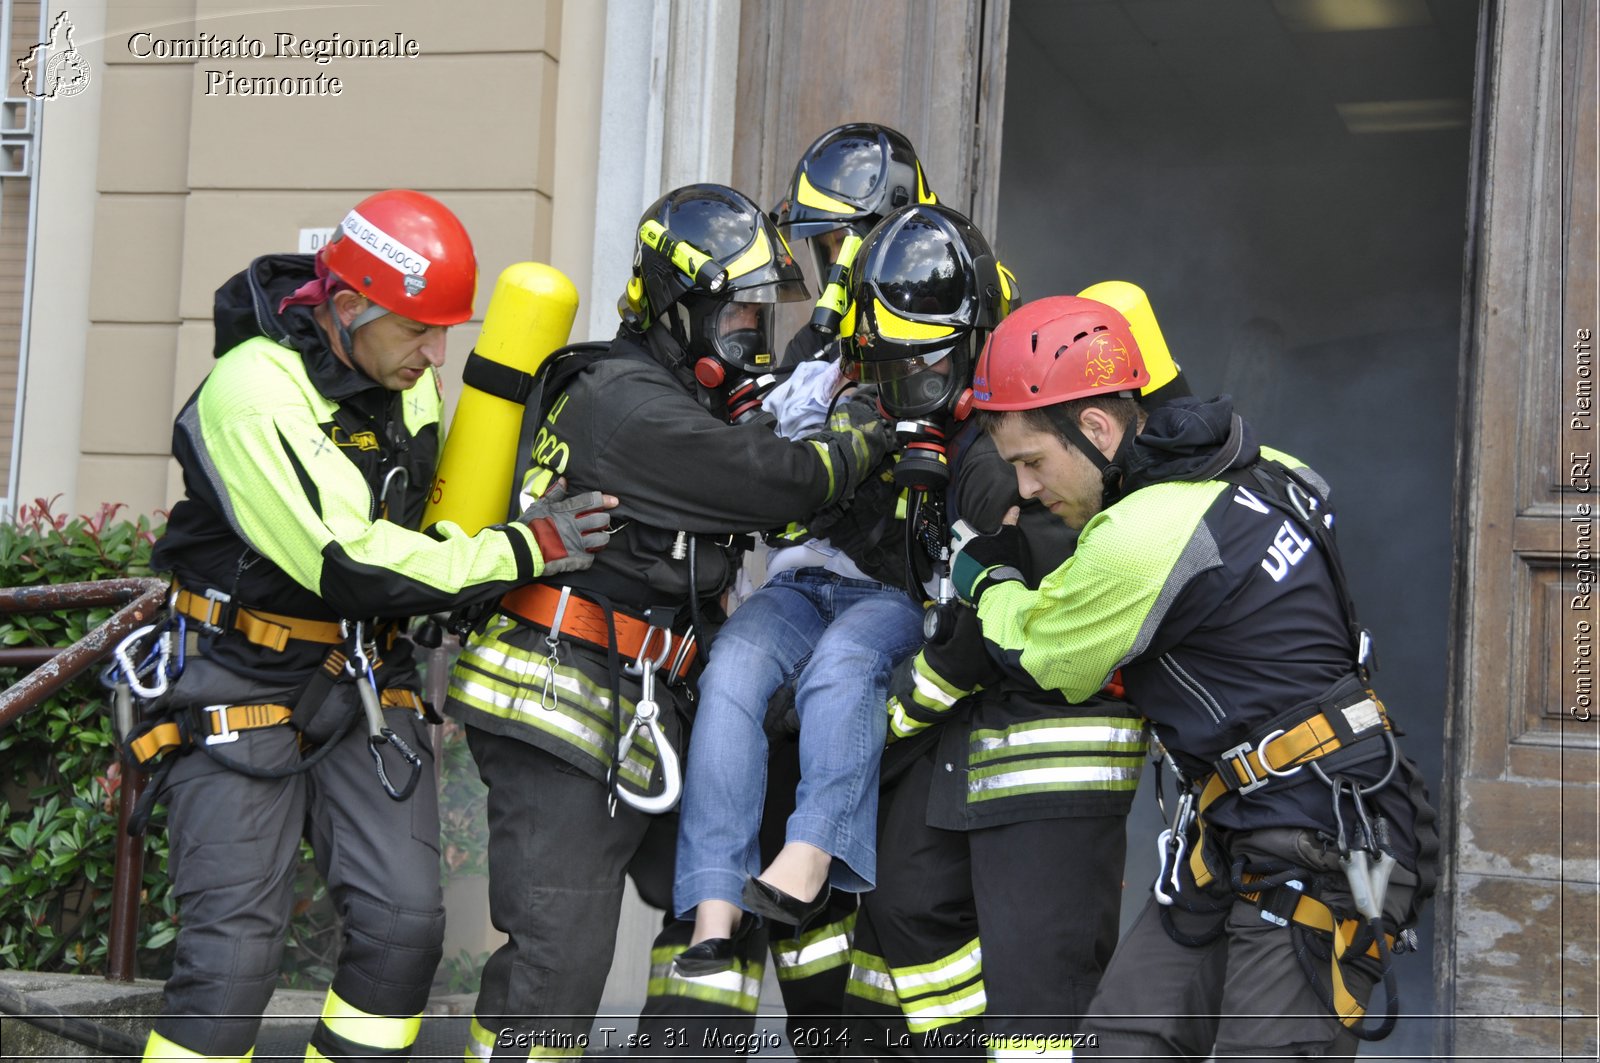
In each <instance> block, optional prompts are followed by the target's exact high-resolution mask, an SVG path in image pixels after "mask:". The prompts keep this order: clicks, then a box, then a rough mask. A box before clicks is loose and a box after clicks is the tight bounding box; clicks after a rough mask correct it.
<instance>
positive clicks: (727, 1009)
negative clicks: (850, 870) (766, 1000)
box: [638, 734, 856, 1059]
mask: <svg viewBox="0 0 1600 1063" xmlns="http://www.w3.org/2000/svg"><path fill="white" fill-rule="evenodd" d="M799 779H800V757H799V746H798V743H797V742H796V741H795V737H794V736H793V735H792V734H791V735H785V736H774V737H771V739H770V759H769V763H768V768H767V796H766V803H765V805H764V808H763V814H762V822H761V832H760V843H761V857H762V860H763V861H767V860H770V859H772V857H773V855H775V854H776V853H777V851H778V850H779V849H780V848H782V847H783V844H784V837H785V826H786V823H787V820H788V818H789V815H790V813H792V812H793V811H794V803H795V792H796V788H797V786H798V784H799ZM855 912H856V895H855V894H853V893H845V892H842V891H837V890H836V891H834V893H833V895H832V898H831V899H830V901H829V902H828V906H827V908H826V909H825V910H824V911H823V914H822V915H820V916H818V917H817V918H816V919H814V920H813V921H812V923H811V924H810V925H808V926H807V927H805V929H804V932H803V933H802V932H798V931H796V929H795V928H794V927H791V926H785V925H783V924H779V923H771V924H767V925H765V926H763V927H761V928H759V929H757V930H755V931H754V932H753V933H749V934H748V935H747V936H746V937H745V938H744V939H743V941H742V942H741V948H740V950H739V952H740V955H739V957H738V959H737V960H736V962H735V965H734V967H733V969H732V970H730V971H725V972H719V973H717V974H711V975H702V976H697V977H688V976H685V975H682V974H680V973H678V971H677V969H676V968H675V967H674V966H673V964H672V960H673V957H675V956H677V954H678V953H680V952H682V951H683V950H684V949H685V948H687V947H688V946H689V941H690V938H691V936H692V934H693V931H694V924H693V922H691V921H689V920H672V919H669V920H668V921H667V923H666V925H665V927H664V928H663V929H662V932H661V934H660V936H658V937H657V938H656V941H655V947H654V948H653V949H652V951H651V958H650V987H649V996H648V998H647V999H646V1001H645V1008H644V1012H643V1014H642V1015H641V1016H640V1020H639V1030H640V1033H641V1034H644V1035H646V1036H648V1037H649V1038H650V1044H648V1045H644V1044H641V1045H639V1046H638V1054H641V1055H658V1056H659V1055H669V1056H676V1057H684V1058H693V1059H705V1058H708V1057H709V1058H714V1057H716V1056H719V1055H726V1054H731V1053H733V1052H734V1051H737V1050H738V1049H739V1047H740V1046H741V1045H749V1046H752V1047H755V1048H760V1049H767V1050H768V1051H767V1052H766V1053H765V1054H770V1049H771V1047H772V1046H771V1045H770V1044H768V1043H765V1042H761V1041H759V1038H758V1036H757V1034H756V1024H755V1015H756V1007H757V1005H758V1003H759V1001H760V993H761V982H762V978H763V976H764V973H765V962H766V959H767V957H768V956H769V955H770V958H771V962H772V965H773V971H774V973H775V974H776V976H777V984H778V990H779V992H780V993H781V995H782V997H783V1005H784V1010H785V1012H786V1019H785V1024H784V1025H785V1029H786V1032H787V1034H788V1039H789V1044H790V1047H791V1048H792V1049H793V1051H794V1054H795V1055H796V1056H798V1057H799V1058H801V1059H831V1058H837V1057H838V1056H839V1055H841V1053H842V1052H843V1050H844V1047H845V1030H844V1019H843V1017H842V1014H841V1013H842V1011H843V1002H844V988H845V978H846V976H847V975H848V973H849V959H850V935H851V932H852V928H853V927H854V925H855ZM846 1054H847V1053H846Z"/></svg>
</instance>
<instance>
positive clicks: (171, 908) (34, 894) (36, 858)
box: [0, 499, 487, 989]
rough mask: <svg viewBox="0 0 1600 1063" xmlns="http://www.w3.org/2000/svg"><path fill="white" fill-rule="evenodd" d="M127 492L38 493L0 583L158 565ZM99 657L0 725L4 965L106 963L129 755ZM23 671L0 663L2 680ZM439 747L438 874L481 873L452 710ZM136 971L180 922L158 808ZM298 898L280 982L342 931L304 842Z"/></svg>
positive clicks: (76, 619) (79, 617)
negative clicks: (120, 501) (129, 513)
mask: <svg viewBox="0 0 1600 1063" xmlns="http://www.w3.org/2000/svg"><path fill="white" fill-rule="evenodd" d="M122 508H123V507H122V506H120V505H117V506H112V505H102V506H101V507H100V511H99V512H98V513H97V514H96V515H94V516H93V517H89V516H79V517H76V518H71V519H69V518H67V517H66V516H64V515H60V514H56V513H55V512H53V510H52V505H51V502H50V501H47V500H45V499H39V500H38V501H36V502H35V503H34V504H33V505H31V506H23V507H21V509H20V511H19V513H18V516H17V518H16V520H15V521H13V522H10V523H5V522H0V587H23V586H35V585H43V584H54V583H81V582H86V581H89V580H98V579H116V578H123V577H128V576H147V575H150V548H151V546H152V545H154V543H155V540H156V536H157V535H158V534H159V529H157V528H153V527H152V526H151V524H150V522H149V520H148V518H145V517H140V518H138V519H137V520H135V521H128V520H119V519H117V514H118V513H119V512H120V510H121V509H122ZM111 613H112V610H110V609H107V608H99V609H92V610H83V609H79V610H70V611H65V612H61V613H36V614H28V615H9V616H8V615H0V645H3V646H54V647H66V646H69V645H71V644H72V643H73V642H75V641H77V640H78V639H79V638H81V637H83V635H84V634H86V633H87V632H88V631H90V630H92V629H93V628H95V627H97V626H98V625H100V624H102V623H104V622H105V621H106V620H107V619H108V618H109V617H110V615H111ZM97 672H98V668H96V669H94V670H91V671H90V672H88V673H85V674H84V675H82V676H80V677H78V678H77V679H76V680H74V681H73V682H72V683H70V684H68V685H67V686H65V687H63V688H62V689H61V690H59V691H57V692H56V693H55V694H53V695H51V697H49V698H48V699H47V700H46V701H45V702H44V703H43V704H42V705H41V706H39V707H38V708H37V709H35V710H33V711H32V712H30V713H28V714H27V715H25V716H23V717H22V718H21V719H20V720H18V721H16V722H15V723H13V724H12V725H11V726H9V727H6V728H3V729H0V967H6V968H12V969H17V970H33V971H67V972H72V973H78V974H103V973H104V972H105V964H106V953H107V935H108V934H109V931H110V923H111V916H110V908H111V885H112V878H113V873H114V870H115V868H114V864H115V853H116V830H117V796H118V791H119V788H120V787H121V785H122V769H121V766H120V764H119V763H118V760H117V754H116V739H115V736H114V735H113V733H112V728H111V723H110V713H109V711H108V707H107V704H108V703H107V698H106V693H105V691H104V690H103V689H102V688H101V687H100V685H99V682H98V678H97ZM24 674H25V672H24V671H23V670H19V669H16V668H0V689H3V688H5V687H8V686H10V685H11V684H13V683H15V682H17V681H18V680H20V679H22V678H23V676H24ZM443 749H444V753H443V756H442V758H441V759H440V768H439V770H440V778H441V795H440V798H441V799H440V812H441V817H442V820H443V823H442V838H441V841H442V849H443V858H442V865H443V868H442V870H443V874H444V878H445V880H446V881H449V879H450V878H451V877H452V876H453V875H468V874H484V873H486V867H485V862H484V855H483V854H484V851H485V846H486V843H487V827H486V826H485V822H486V818H487V817H486V815H485V811H484V793H485V791H484V789H483V784H482V783H481V782H479V780H478V775H477V771H476V769H475V768H474V766H473V764H472V759H471V757H470V756H469V755H468V753H467V748H466V742H465V740H464V736H463V735H462V733H461V730H460V727H459V726H458V725H456V724H454V723H451V722H447V723H446V724H445V727H444V733H443ZM145 842H146V844H145V864H144V880H143V885H142V890H141V909H140V915H139V942H138V951H137V961H138V968H139V970H138V973H139V974H140V975H141V976H143V977H148V978H165V977H166V976H167V974H168V973H169V972H170V971H171V967H172V953H173V950H174V947H175V946H174V939H175V938H176V936H177V932H178V915H177V905H176V901H175V899H174V898H173V896H172V894H171V892H170V890H169V889H168V884H167V874H166V868H167V839H166V833H165V831H164V830H163V829H162V824H161V817H160V814H159V811H158V813H157V816H156V818H155V821H154V822H153V824H152V826H151V829H150V831H149V833H148V834H147V835H146V838H145ZM300 855H301V861H300V866H299V868H298V869H297V871H296V875H295V887H296V900H295V906H294V912H293V918H292V920H291V922H290V926H289V935H288V939H287V943H286V947H285V949H284V956H283V964H282V970H281V982H282V984H283V985H285V986H290V987H294V988H310V987H320V986H325V985H327V984H328V982H329V980H330V979H331V978H332V977H333V968H334V964H335V961H336V960H337V957H338V950H339V947H340V945H341V943H342V934H341V933H340V927H339V920H338V916H337V914H336V913H335V911H334V909H333V904H332V902H331V900H330V899H329V897H328V895H327V887H326V885H325V884H324V883H323V882H322V880H321V878H320V876H318V874H317V873H316V870H315V868H314V866H313V864H312V860H311V851H310V848H309V846H307V845H306V844H305V843H303V842H302V843H301V847H300ZM481 965H482V957H470V956H468V955H466V954H465V953H462V954H461V955H459V956H456V957H452V958H451V959H449V960H447V961H446V963H445V964H444V965H443V966H441V969H440V972H439V984H440V985H441V986H446V987H450V988H453V989H459V988H460V987H462V986H464V985H467V984H476V975H477V971H476V969H475V968H478V967H481Z"/></svg>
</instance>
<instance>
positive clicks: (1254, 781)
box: [1222, 735, 1277, 794]
mask: <svg viewBox="0 0 1600 1063" xmlns="http://www.w3.org/2000/svg"><path fill="white" fill-rule="evenodd" d="M1271 737H1277V736H1276V735H1273V736H1271ZM1250 752H1251V745H1250V743H1249V742H1240V743H1239V744H1238V745H1236V746H1234V747H1233V748H1232V749H1230V750H1228V751H1227V752H1225V753H1223V754H1222V760H1223V762H1224V763H1225V764H1228V766H1229V767H1230V768H1231V767H1232V766H1233V765H1234V764H1235V763H1237V764H1238V765H1239V766H1240V767H1242V768H1244V773H1245V775H1246V776H1247V777H1248V778H1249V780H1250V781H1249V782H1247V783H1245V784H1244V785H1242V786H1240V787H1239V788H1238V789H1237V790H1235V791H1234V792H1235V793H1238V794H1248V793H1251V792H1253V791H1255V790H1259V789H1261V788H1262V787H1263V786H1265V785H1267V783H1269V782H1271V781H1272V773H1271V771H1270V770H1269V771H1268V773H1267V777H1266V778H1264V779H1263V778H1261V777H1260V776H1258V775H1257V774H1256V770H1255V768H1253V767H1251V766H1250ZM1229 781H1230V782H1231V781H1232V780H1229Z"/></svg>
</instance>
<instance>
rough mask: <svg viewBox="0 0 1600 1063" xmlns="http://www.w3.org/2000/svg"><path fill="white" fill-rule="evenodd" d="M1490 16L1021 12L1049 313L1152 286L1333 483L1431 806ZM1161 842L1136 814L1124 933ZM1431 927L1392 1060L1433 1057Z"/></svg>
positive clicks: (1203, 358)
mask: <svg viewBox="0 0 1600 1063" xmlns="http://www.w3.org/2000/svg"><path fill="white" fill-rule="evenodd" d="M1478 7H1479V5H1478V3H1477V0H1339V2H1329V0H1218V2H1210V3H1205V4H1197V3H1182V2H1174V0H1073V2H1070V3H1060V2H1052V0H1011V6H1010V32H1009V39H1008V45H1007V52H1006V87H1005V106H1004V112H1003V113H1004V118H1003V122H1002V126H1001V145H1002V147H1001V162H1000V184H999V197H998V199H999V213H998V222H997V225H996V232H995V236H996V239H995V244H996V247H997V249H998V251H999V253H1000V255H1001V257H1002V258H1003V259H1004V260H1005V261H1006V263H1007V264H1008V265H1009V266H1011V267H1012V268H1013V269H1014V270H1015V271H1016V274H1017V276H1018V278H1019V280H1020V282H1021V284H1022V288H1023V294H1024V296H1026V297H1028V298H1033V297H1037V296H1042V295H1053V294H1063V293H1064V294H1071V293H1075V292H1077V291H1080V290H1082V289H1083V288H1085V287H1087V286H1088V285H1090V284H1092V283H1095V282H1096V281H1101V280H1113V279H1115V280H1128V281H1133V282H1135V283H1137V284H1139V285H1141V286H1142V287H1143V288H1144V289H1145V290H1146V291H1147V292H1148V293H1149V295H1150V299H1151V303H1152V305H1153V306H1154V309H1155V312H1156V316H1157V319H1158V320H1159V321H1160V323H1161V326H1162V330H1163V332H1164V333H1165V335H1166V339H1167V342H1168V344H1169V346H1170V347H1171V349H1172V352H1173V354H1174V356H1175V357H1176V358H1177V360H1178V361H1179V362H1180V363H1181V364H1182V366H1183V368H1184V370H1185V372H1186V374H1187V375H1188V376H1189V378H1190V380H1191V381H1192V384H1193V387H1194V390H1195V392H1196V393H1205V394H1213V393H1218V392H1227V393H1231V394H1232V395H1233V396H1234V397H1235V399H1236V400H1237V403H1238V409H1239V411H1240V412H1241V413H1242V414H1243V415H1244V417H1245V418H1246V419H1247V420H1249V421H1250V422H1252V423H1253V424H1254V426H1255V428H1256V430H1257V432H1258V434H1259V437H1260V439H1261V440H1262V441H1263V442H1265V443H1269V444H1270V445H1272V446H1274V447H1278V448H1280V449H1282V450H1286V451H1288V452H1289V453H1290V454H1293V455H1295V456H1297V457H1299V458H1301V459H1302V460H1304V461H1306V462H1307V463H1309V464H1310V465H1311V466H1312V467H1313V468H1315V469H1317V470H1318V471H1319V472H1320V473H1322V474H1323V475H1324V476H1325V477H1326V478H1327V479H1328V481H1329V482H1330V483H1331V484H1332V485H1333V489H1334V494H1333V501H1334V503H1335V505H1336V507H1337V509H1338V514H1339V529H1340V540H1341V543H1342V546H1343V550H1344V553H1345V557H1346V560H1347V564H1348V566H1349V568H1350V569H1351V583H1352V593H1353V594H1354V597H1355V600H1356V603H1357V604H1358V606H1359V607H1360V610H1361V619H1362V621H1363V622H1364V623H1365V624H1366V625H1367V626H1368V627H1369V628H1370V629H1371V630H1372V632H1373V635H1374V638H1375V641H1376V644H1377V648H1378V662H1379V666H1380V670H1379V671H1378V673H1377V676H1376V684H1377V688H1378V690H1379V692H1380V694H1381V695H1382V697H1383V698H1384V700H1385V702H1386V703H1387V705H1388V706H1389V708H1390V709H1391V711H1392V712H1393V713H1394V715H1395V716H1396V718H1397V719H1398V720H1399V721H1400V723H1401V726H1402V727H1403V728H1404V729H1405V731H1406V732H1407V735H1408V738H1407V750H1408V752H1409V753H1410V755H1411V756H1412V757H1413V758H1414V759H1416V760H1417V762H1418V763H1419V764H1420V765H1421V767H1422V770H1423V773H1424V775H1425V777H1426V778H1427V779H1428V781H1429V788H1430V791H1431V792H1432V793H1433V795H1434V798H1435V801H1437V799H1438V794H1439V781H1440V773H1441V770H1442V765H1443V763H1444V755H1443V754H1444V749H1443V742H1444V739H1443V734H1444V719H1445V715H1446V712H1447V711H1448V708H1447V706H1446V703H1445V693H1446V682H1447V658H1448V638H1449V609H1450V571H1451V569H1450V564H1451V552H1452V541H1451V525H1450V521H1451V507H1452V499H1451V488H1452V484H1453V482H1454V473H1455V446H1456V433H1457V426H1456V424H1455V417H1456V391H1457V377H1458V362H1459V350H1460V339H1461V336H1460V330H1461V299H1462V263H1463V249H1464V237H1465V232H1466V219H1467V208H1468V204H1467V192H1468V160H1469V148H1470V139H1471V130H1470V121H1471V113H1472V99H1473V70H1474V60H1475V53H1476V48H1477V34H1478V14H1479V12H1478ZM1154 775H1155V773H1154V772H1147V773H1146V780H1145V783H1144V786H1143V788H1144V789H1145V790H1149V789H1150V788H1151V781H1152V780H1151V777H1153V776H1154ZM1159 830H1160V825H1159V822H1158V819H1157V812H1156V806H1155V802H1154V800H1153V798H1152V797H1150V796H1149V795H1148V794H1142V795H1141V796H1140V798H1139V800H1138V801H1137V802H1136V804H1135V814H1134V815H1133V816H1132V817H1131V818H1130V823H1129V832H1130V833H1129V865H1128V874H1127V882H1128V889H1127V895H1126V897H1125V902H1124V913H1125V917H1131V914H1132V913H1133V912H1135V911H1137V909H1138V907H1139V906H1140V905H1142V904H1143V902H1144V899H1145V892H1146V889H1147V886H1148V883H1149V882H1150V880H1151V879H1152V878H1153V877H1154V874H1155V858H1154V856H1155V847H1154V841H1153V839H1154V837H1155V835H1156V833H1157V832H1158V831H1159ZM1421 929H1422V947H1423V953H1422V955H1421V956H1418V957H1408V958H1404V959H1403V960H1402V961H1401V962H1400V963H1399V965H1398V967H1399V974H1400V978H1401V986H1402V988H1401V994H1402V1007H1403V1011H1404V1014H1405V1015H1406V1016H1410V1017H1412V1018H1410V1019H1409V1020H1407V1021H1403V1022H1402V1024H1401V1027H1400V1029H1399V1031H1397V1033H1396V1034H1395V1035H1394V1037H1392V1038H1391V1039H1390V1040H1389V1041H1388V1042H1386V1043H1384V1044H1383V1045H1382V1046H1381V1048H1380V1049H1379V1054H1384V1053H1389V1052H1393V1053H1396V1054H1404V1053H1418V1054H1421V1053H1426V1052H1428V1051H1429V1048H1430V1046H1431V1043H1432V1040H1433V1035H1434V1029H1433V1023H1432V1022H1431V1021H1430V1020H1428V1019H1427V1018H1426V1016H1429V1015H1430V1014H1431V1013H1432V1012H1433V1011H1434V1010H1435V1007H1434V1000H1433V968H1432V945H1433V935H1432V921H1431V913H1430V916H1429V919H1428V922H1427V924H1426V925H1424V927H1422V928H1421Z"/></svg>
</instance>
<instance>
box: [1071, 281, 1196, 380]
mask: <svg viewBox="0 0 1600 1063" xmlns="http://www.w3.org/2000/svg"><path fill="white" fill-rule="evenodd" d="M1078 296H1079V297H1080V298H1083V299H1093V300H1094V301H1095V302H1097V303H1105V304H1106V305H1107V306H1109V307H1111V309H1113V310H1115V311H1117V312H1118V313H1119V314H1121V315H1122V316H1123V317H1125V318H1127V319H1128V327H1129V328H1131V329H1132V330H1133V340H1134V342H1135V343H1137V344H1138V345H1139V353H1140V354H1142V355H1144V367H1145V369H1146V370H1148V371H1149V373H1150V383H1149V384H1146V385H1145V386H1144V387H1143V388H1142V389H1140V390H1141V393H1142V394H1145V395H1148V394H1150V393H1151V392H1152V391H1155V390H1156V389H1157V388H1160V387H1164V386H1166V385H1167V384H1170V383H1172V381H1173V379H1174V378H1175V377H1177V375H1178V363H1176V362H1174V361H1173V360H1172V352H1171V351H1169V350H1167V341H1166V339H1165V337H1163V336H1162V335H1161V326H1160V325H1158V324H1156V312H1155V311H1154V310H1153V309H1151V307H1150V297H1149V296H1148V295H1146V294H1145V292H1144V289H1143V288H1141V287H1139V286H1138V285H1137V284H1130V283H1129V282H1127V281H1101V282H1100V283H1099V284H1091V285H1090V286H1089V287H1087V288H1085V289H1084V290H1083V291H1081V292H1079V293H1078Z"/></svg>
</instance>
